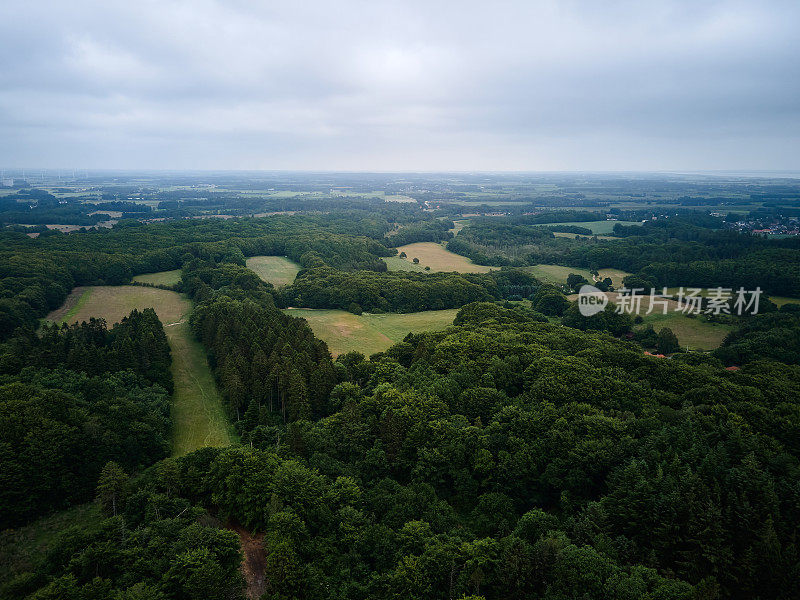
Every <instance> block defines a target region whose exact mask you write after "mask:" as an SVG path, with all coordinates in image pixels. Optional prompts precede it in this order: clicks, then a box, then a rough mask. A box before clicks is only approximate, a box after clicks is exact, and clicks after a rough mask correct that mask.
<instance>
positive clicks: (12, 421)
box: [0, 309, 172, 529]
mask: <svg viewBox="0 0 800 600" xmlns="http://www.w3.org/2000/svg"><path fill="white" fill-rule="evenodd" d="M0 350H1V352H2V354H0V371H2V374H0V430H2V431H3V436H2V439H0V529H4V528H6V527H13V526H17V525H21V524H23V523H25V522H27V521H28V520H29V519H31V518H32V517H35V516H38V515H41V514H43V513H45V512H47V511H49V510H53V509H59V508H64V507H67V506H69V505H71V504H74V503H78V502H85V501H86V500H87V499H89V498H90V497H91V494H92V493H93V490H94V486H95V483H96V482H97V477H98V475H99V473H100V470H101V468H102V467H103V465H104V464H105V463H106V462H107V461H109V460H114V461H117V462H118V463H120V464H121V465H124V466H125V467H126V468H128V469H129V470H134V469H138V468H141V467H144V466H148V465H150V464H152V463H154V462H155V461H157V460H159V459H161V458H163V457H164V456H166V455H167V454H168V451H169V443H168V439H169V433H170V425H171V422H170V401H169V397H168V394H169V392H170V391H171V390H172V376H171V374H170V370H169V367H170V354H169V346H168V345H167V340H166V336H165V335H164V330H163V328H162V326H161V323H160V321H159V320H158V317H156V314H155V312H153V310H152V309H146V310H144V311H142V312H138V311H133V312H132V313H131V314H130V316H129V317H126V318H125V319H123V320H122V322H121V323H119V324H117V325H116V326H115V327H113V328H112V329H110V330H108V329H106V326H105V323H104V322H103V321H97V320H92V321H91V322H89V323H82V324H75V325H72V326H66V325H64V326H58V325H45V326H44V327H43V331H42V335H41V336H37V335H36V334H31V335H20V336H18V337H15V338H12V339H11V340H10V341H9V342H7V343H6V344H4V345H3V346H2V347H1V348H0Z"/></svg>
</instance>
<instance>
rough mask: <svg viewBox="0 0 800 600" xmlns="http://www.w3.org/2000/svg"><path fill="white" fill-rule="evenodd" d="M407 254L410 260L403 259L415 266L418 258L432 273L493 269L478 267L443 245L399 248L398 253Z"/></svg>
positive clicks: (415, 244)
mask: <svg viewBox="0 0 800 600" xmlns="http://www.w3.org/2000/svg"><path fill="white" fill-rule="evenodd" d="M401 252H405V253H406V254H407V255H408V258H406V259H401V260H406V261H407V262H409V263H411V264H413V259H414V258H418V259H419V264H420V266H421V267H423V268H425V267H430V268H431V271H445V272H448V271H458V272H459V273H488V272H489V271H491V270H492V267H486V266H483V265H476V264H475V263H474V262H472V261H471V260H470V259H468V258H467V257H465V256H461V255H459V254H456V253H455V252H450V251H449V250H448V249H447V248H445V247H444V246H443V245H442V244H436V243H434V242H416V243H414V244H406V245H405V246H400V247H398V248H397V253H398V254H400V253H401ZM390 266H391V265H390Z"/></svg>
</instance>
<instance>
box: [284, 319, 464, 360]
mask: <svg viewBox="0 0 800 600" xmlns="http://www.w3.org/2000/svg"><path fill="white" fill-rule="evenodd" d="M284 312H285V313H286V314H289V315H292V316H293V317H302V318H304V319H306V321H308V324H309V325H310V326H311V329H312V330H313V332H314V335H316V336H317V337H318V338H320V339H322V340H324V341H325V343H327V344H328V348H329V349H330V351H331V354H333V355H334V356H338V355H339V354H344V353H346V352H351V351H353V350H356V351H358V352H361V353H362V354H364V355H365V356H369V355H371V354H374V353H376V352H383V351H384V350H386V349H387V348H389V346H391V345H393V344H395V343H397V342H400V341H402V340H403V338H404V337H406V335H408V334H409V333H419V332H421V331H439V330H442V329H444V328H446V327H448V326H449V325H451V324H452V323H453V319H454V318H455V316H456V313H457V312H458V309H455V308H453V309H447V310H428V311H424V312H418V313H407V314H398V313H386V314H378V315H373V314H367V313H364V314H363V315H354V314H352V313H349V312H346V311H344V310H328V309H310V308H289V309H286V310H285V311H284Z"/></svg>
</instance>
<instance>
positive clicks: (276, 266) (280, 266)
mask: <svg viewBox="0 0 800 600" xmlns="http://www.w3.org/2000/svg"><path fill="white" fill-rule="evenodd" d="M247 268H248V269H251V270H253V271H255V273H256V274H257V275H258V276H259V277H261V279H263V280H264V281H266V282H268V283H271V284H272V285H274V286H275V287H280V286H282V285H290V284H291V283H292V282H293V281H294V278H295V277H297V273H298V272H299V271H300V265H298V264H297V263H296V262H294V261H293V260H289V259H288V258H286V257H285V256H252V257H250V258H248V259H247Z"/></svg>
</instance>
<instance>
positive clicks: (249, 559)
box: [228, 523, 267, 600]
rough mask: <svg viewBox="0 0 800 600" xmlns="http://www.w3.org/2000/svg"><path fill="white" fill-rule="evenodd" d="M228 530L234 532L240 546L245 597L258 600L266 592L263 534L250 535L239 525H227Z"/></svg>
mask: <svg viewBox="0 0 800 600" xmlns="http://www.w3.org/2000/svg"><path fill="white" fill-rule="evenodd" d="M228 528H229V529H231V530H232V531H235V532H236V534H237V535H238V536H239V542H240V543H241V545H242V554H243V555H244V558H243V559H242V574H243V575H244V579H245V581H246V582H247V591H246V595H247V597H248V598H249V599H250V600H258V598H261V596H262V595H263V594H264V592H266V591H267V586H266V582H265V581H264V571H265V570H266V566H267V555H266V553H265V552H264V546H263V544H262V541H263V539H264V534H263V533H259V534H256V535H253V534H251V533H250V532H249V531H247V530H246V529H245V528H244V527H242V526H241V525H237V524H235V523H228Z"/></svg>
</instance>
